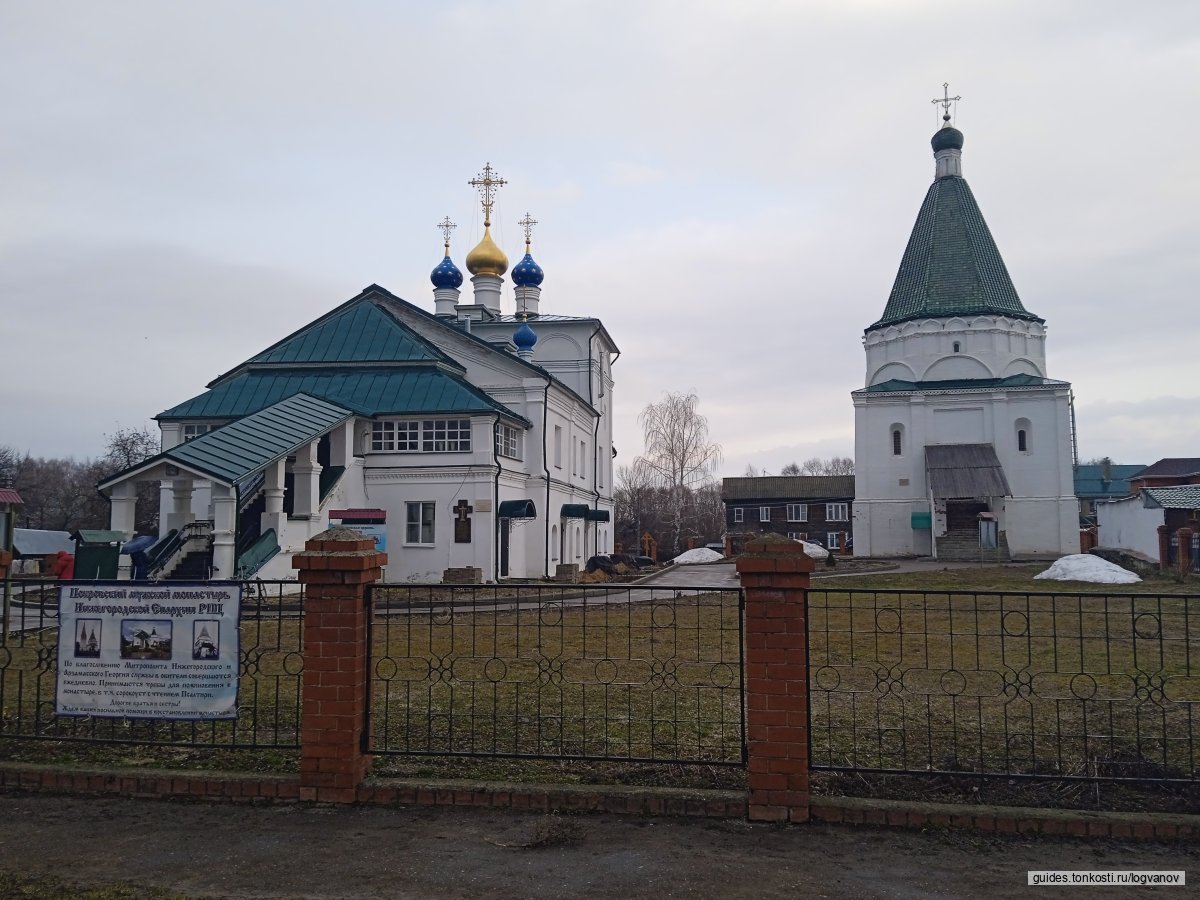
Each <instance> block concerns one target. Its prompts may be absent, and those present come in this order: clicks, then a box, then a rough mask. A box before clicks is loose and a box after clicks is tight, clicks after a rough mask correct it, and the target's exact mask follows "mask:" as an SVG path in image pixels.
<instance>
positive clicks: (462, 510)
mask: <svg viewBox="0 0 1200 900" xmlns="http://www.w3.org/2000/svg"><path fill="white" fill-rule="evenodd" d="M473 512H475V507H473V506H471V504H469V503H468V502H467V501H466V500H459V501H458V504H457V505H456V506H455V507H454V515H455V517H456V518H457V519H458V521H460V522H465V521H467V519H469V518H470V517H471V513H473Z"/></svg>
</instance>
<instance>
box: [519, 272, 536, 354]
mask: <svg viewBox="0 0 1200 900" xmlns="http://www.w3.org/2000/svg"><path fill="white" fill-rule="evenodd" d="M513 271H514V273H515V272H516V270H515V269H514V270H513ZM541 271H542V270H541V269H538V274H541ZM513 343H514V344H516V345H517V349H518V350H532V349H533V345H534V344H536V343H537V332H535V331H534V330H533V329H532V328H530V327H529V323H528V322H522V323H521V327H520V328H518V329H517V330H516V331H514V332H513Z"/></svg>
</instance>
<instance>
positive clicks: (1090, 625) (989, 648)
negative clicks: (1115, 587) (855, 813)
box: [808, 590, 1200, 782]
mask: <svg viewBox="0 0 1200 900" xmlns="http://www.w3.org/2000/svg"><path fill="white" fill-rule="evenodd" d="M808 603H809V643H810V660H811V670H810V683H811V687H810V703H811V710H810V716H811V741H812V746H811V756H812V763H813V768H814V769H825V770H833V771H859V772H882V773H901V772H907V773H911V772H923V773H928V772H932V773H970V774H983V775H1004V776H1009V777H1017V778H1025V777H1032V778H1039V777H1042V778H1066V779H1089V780H1114V781H1126V780H1129V781H1179V782H1191V781H1194V780H1195V779H1197V778H1200V597H1197V596H1192V597H1187V596H1169V595H1167V596H1153V595H1132V596H1128V595H1126V596H1119V595H1079V594H1070V595H1064V594H1052V593H1046V594H1037V593H1029V594H1023V593H922V592H909V591H835V590H813V591H811V592H810V593H809V600H808Z"/></svg>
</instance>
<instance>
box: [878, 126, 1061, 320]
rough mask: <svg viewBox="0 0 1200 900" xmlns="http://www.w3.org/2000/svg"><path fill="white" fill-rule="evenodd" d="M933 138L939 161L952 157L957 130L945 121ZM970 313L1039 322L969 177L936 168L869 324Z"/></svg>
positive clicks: (959, 145)
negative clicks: (883, 301)
mask: <svg viewBox="0 0 1200 900" xmlns="http://www.w3.org/2000/svg"><path fill="white" fill-rule="evenodd" d="M932 144H933V147H934V155H935V158H938V159H939V162H941V160H942V159H943V158H944V157H945V156H949V155H953V156H955V161H956V162H957V156H959V155H961V152H962V151H961V148H962V133H961V132H960V131H958V130H957V129H955V128H952V127H950V125H949V123H947V124H946V126H945V127H943V128H942V129H940V130H939V131H938V133H937V134H935V135H934V137H933V141H932ZM955 171H957V169H955ZM970 315H1002V316H1009V317H1011V318H1014V319H1026V320H1032V321H1035V322H1042V321H1044V320H1043V319H1041V318H1040V317H1039V316H1035V315H1034V314H1033V313H1031V312H1029V311H1028V310H1027V309H1025V306H1024V305H1023V304H1022V303H1021V298H1020V297H1019V296H1018V295H1017V290H1016V288H1015V287H1013V283H1012V278H1011V277H1009V274H1008V269H1007V267H1006V266H1005V265H1004V260H1003V258H1002V257H1001V256H1000V250H999V249H998V248H997V247H996V242H995V240H994V239H993V238H992V233H991V231H990V230H989V229H988V226H987V222H985V221H984V219H983V213H981V212H980V211H979V204H977V203H976V202H975V196H974V195H973V194H972V193H971V188H970V186H969V185H968V184H967V181H966V179H965V178H963V177H962V176H961V175H960V174H943V170H942V169H941V167H940V166H939V175H938V177H937V178H935V180H934V182H933V184H931V185H930V186H929V190H928V191H927V192H926V194H925V202H924V203H922V204H921V209H920V212H918V213H917V221H916V224H915V225H914V226H913V230H912V234H911V236H910V237H909V239H908V246H907V247H905V250H904V256H903V258H902V259H901V261H900V270H899V271H898V272H897V273H896V281H895V283H894V284H893V285H892V292H891V294H890V295H889V297H888V301H887V306H886V307H885V308H884V311H883V315H882V316H881V317H880V318H879V321H877V322H875V324H873V325H871V326H870V328H868V329H867V330H868V331H871V330H873V329H876V328H882V327H884V326H887V325H896V324H898V323H900V322H908V321H911V320H913V319H928V318H948V317H951V316H970Z"/></svg>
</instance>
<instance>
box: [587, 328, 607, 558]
mask: <svg viewBox="0 0 1200 900" xmlns="http://www.w3.org/2000/svg"><path fill="white" fill-rule="evenodd" d="M599 333H600V324H599V323H597V324H596V330H595V331H593V332H592V334H591V336H590V337H589V338H588V402H590V403H591V404H592V412H593V413H594V414H595V416H596V424H595V426H594V427H593V428H592V509H599V506H600V490H599V488H597V487H596V485H598V484H599V483H600V482H599V479H598V478H597V477H596V476H597V475H598V474H599V473H600V413H598V412H596V386H595V383H594V382H593V379H592V344H593V343H594V342H595V340H596V335H598V334H599ZM602 384H603V382H602ZM584 527H585V528H586V527H587V526H586V525H585V526H584ZM599 534H600V526H599V525H598V524H595V523H593V525H592V551H593V553H592V555H593V556H597V555H599V553H600V539H599ZM587 558H588V557H587V548H586V547H585V548H584V559H585V560H586V559H587Z"/></svg>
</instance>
